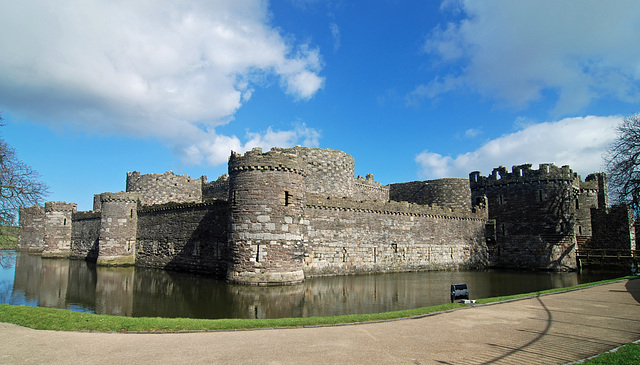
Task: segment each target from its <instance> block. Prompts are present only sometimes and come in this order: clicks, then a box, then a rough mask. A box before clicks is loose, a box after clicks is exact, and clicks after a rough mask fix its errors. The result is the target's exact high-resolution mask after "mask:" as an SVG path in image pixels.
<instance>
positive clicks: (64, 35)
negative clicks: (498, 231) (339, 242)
mask: <svg viewBox="0 0 640 365" xmlns="http://www.w3.org/2000/svg"><path fill="white" fill-rule="evenodd" d="M0 24H2V25H3V28H4V31H2V32H0V49H2V50H3V52H2V53H3V55H2V57H0V111H1V112H2V116H3V118H4V120H5V124H6V125H5V126H4V127H2V128H1V129H0V133H1V137H2V138H4V139H5V140H6V141H7V143H9V144H10V145H12V146H13V147H14V148H15V149H16V151H17V156H18V157H19V158H20V159H21V160H22V161H23V162H25V163H27V164H28V165H30V166H31V167H32V168H34V169H35V170H36V171H38V172H39V174H40V176H41V179H42V181H43V182H45V183H46V184H48V185H49V187H50V195H49V196H47V197H46V200H48V201H66V202H74V203H77V204H78V210H90V209H92V202H93V194H97V193H101V192H116V191H122V190H124V189H125V180H126V173H127V172H130V171H136V170H137V171H140V172H141V173H143V174H148V173H164V172H165V171H173V172H174V173H176V174H188V175H189V176H191V177H200V176H201V175H206V176H207V177H208V179H209V181H213V180H215V179H216V178H217V177H218V176H220V175H221V174H223V173H226V172H227V160H228V157H229V155H230V153H231V151H232V150H233V151H236V152H241V153H242V152H245V151H247V150H249V149H251V148H253V147H262V148H263V150H264V151H267V150H269V149H270V148H271V147H273V146H277V147H292V146H295V145H302V146H307V147H317V148H331V149H335V150H341V151H345V152H346V153H348V154H350V155H351V156H353V157H354V159H355V165H356V167H355V169H356V171H355V174H356V175H362V176H365V175H366V174H369V173H371V174H373V175H374V177H375V179H376V181H379V182H381V183H383V184H390V183H397V182H408V181H416V180H429V179H437V178H443V177H459V178H466V177H468V175H469V173H470V172H472V171H480V172H481V174H482V175H488V174H490V173H491V171H492V170H493V169H494V168H496V167H498V166H506V167H508V168H511V166H513V165H520V164H525V163H531V164H533V166H534V168H537V166H538V164H540V163H554V164H556V165H558V166H562V165H570V166H571V168H572V169H573V170H574V171H575V172H577V173H578V174H580V175H581V176H582V177H583V178H584V177H586V175H588V174H589V173H592V172H598V171H604V169H605V165H604V161H603V154H604V153H605V151H606V148H607V146H608V145H609V144H610V143H611V142H612V141H613V140H614V139H615V137H616V129H615V127H616V126H617V125H618V124H619V123H620V122H621V121H622V119H623V118H624V117H625V116H629V115H632V114H635V113H638V112H640V47H639V46H638V42H639V40H640V2H638V1H635V0H630V1H622V0H612V1H606V2H605V1H600V0H596V1H592V0H580V1H578V0H575V1H557V0H531V1H527V0H521V1H510V0H493V1H492V0H484V1H471V0H469V1H459V0H444V1H441V2H438V1H422V0H371V1H366V2H365V1H353V0H352V1H347V0H326V1H321V0H274V1H266V0H264V1H260V0H216V1H196V0H184V1H172V0H153V1H151V0H126V1H119V0H113V1H92V0H78V1H71V0H59V1H36V0H23V1H14V0H0Z"/></svg>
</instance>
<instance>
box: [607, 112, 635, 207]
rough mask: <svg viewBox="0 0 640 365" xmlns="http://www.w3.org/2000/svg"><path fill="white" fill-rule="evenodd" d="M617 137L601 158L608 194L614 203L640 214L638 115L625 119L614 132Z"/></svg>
mask: <svg viewBox="0 0 640 365" xmlns="http://www.w3.org/2000/svg"><path fill="white" fill-rule="evenodd" d="M616 130H617V132H618V137H617V138H616V140H615V141H614V142H613V143H612V144H611V145H610V146H609V148H608V150H607V153H606V155H605V160H606V163H607V175H608V176H607V177H608V180H609V191H610V192H611V194H612V197H613V199H614V200H615V201H616V202H617V203H627V204H630V205H631V207H632V209H633V211H634V212H635V213H636V216H638V213H640V114H634V115H631V116H628V117H626V118H624V119H623V120H622V122H621V123H620V125H618V127H617V128H616Z"/></svg>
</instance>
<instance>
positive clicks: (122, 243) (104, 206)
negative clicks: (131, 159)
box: [96, 192, 138, 266]
mask: <svg viewBox="0 0 640 365" xmlns="http://www.w3.org/2000/svg"><path fill="white" fill-rule="evenodd" d="M100 204H101V219H100V234H99V238H98V260H97V262H96V263H97V264H98V265H113V266H126V265H133V264H135V262H136V232H137V228H138V194H135V193H124V192H119V193H102V194H100Z"/></svg>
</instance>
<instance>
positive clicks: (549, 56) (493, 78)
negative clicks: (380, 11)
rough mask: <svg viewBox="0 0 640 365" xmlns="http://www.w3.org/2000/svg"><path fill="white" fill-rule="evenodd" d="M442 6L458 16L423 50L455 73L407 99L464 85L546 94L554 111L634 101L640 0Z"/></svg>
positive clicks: (506, 98)
mask: <svg viewBox="0 0 640 365" xmlns="http://www.w3.org/2000/svg"><path fill="white" fill-rule="evenodd" d="M441 10H443V11H447V10H450V11H452V12H453V13H454V15H462V17H461V18H460V19H459V20H458V21H455V22H451V23H448V24H446V25H439V26H437V27H436V28H434V29H433V30H432V32H431V34H430V36H429V37H428V39H427V40H426V41H425V44H424V50H425V51H426V52H427V53H429V54H433V55H436V56H437V57H438V58H439V60H440V61H439V62H442V63H446V65H447V68H448V69H451V67H452V66H453V68H454V70H455V71H453V72H450V73H447V74H446V75H441V76H439V77H437V78H435V79H433V80H432V81H430V82H427V83H426V84H424V85H420V86H418V87H417V88H416V90H415V91H414V93H413V94H412V95H411V96H410V97H413V98H415V97H416V96H418V97H423V98H424V97H426V98H433V97H435V96H437V95H439V94H441V93H445V92H449V91H451V90H454V89H461V88H469V89H471V90H474V91H476V92H478V93H480V94H482V95H483V96H489V97H492V98H496V99H497V100H499V101H500V103H503V104H505V105H508V106H512V107H526V106H527V105H529V104H530V103H531V102H533V101H536V100H538V99H540V98H541V96H542V94H543V93H547V92H551V93H555V94H557V99H556V104H555V107H554V110H553V112H554V113H555V114H557V115H561V114H567V113H574V112H577V111H580V110H582V109H584V108H585V107H586V106H587V105H589V104H590V103H591V102H593V101H594V100H596V99H598V98H614V99H617V100H621V101H624V102H629V103H637V102H640V48H639V47H635V46H633V45H634V44H636V43H637V40H638V39H640V27H638V26H637V24H638V21H639V20H640V2H637V1H633V0H629V1H624V0H622V1H607V2H603V1H599V0H584V1H580V2H573V1H555V0H527V1H508V0H507V1H504V0H493V1H491V0H488V1H467V0H460V1H457V4H453V1H451V0H447V1H445V2H443V4H442V7H441ZM458 12H460V13H459V14H458Z"/></svg>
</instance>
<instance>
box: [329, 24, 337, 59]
mask: <svg viewBox="0 0 640 365" xmlns="http://www.w3.org/2000/svg"><path fill="white" fill-rule="evenodd" d="M329 30H330V31H331V36H332V37H333V52H337V51H338V50H339V49H340V28H339V27H338V24H336V23H331V24H329Z"/></svg>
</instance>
